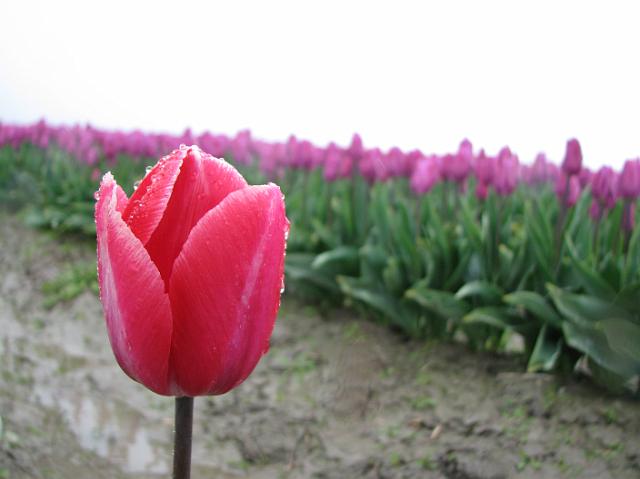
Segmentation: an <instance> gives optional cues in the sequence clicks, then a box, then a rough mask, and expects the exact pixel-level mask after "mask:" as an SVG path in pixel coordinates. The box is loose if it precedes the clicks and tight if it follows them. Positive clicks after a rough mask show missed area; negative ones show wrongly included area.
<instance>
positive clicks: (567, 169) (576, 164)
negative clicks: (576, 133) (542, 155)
mask: <svg viewBox="0 0 640 479" xmlns="http://www.w3.org/2000/svg"><path fill="white" fill-rule="evenodd" d="M581 169H582V148H580V143H579V142H578V140H576V139H575V138H573V139H571V140H569V141H568V142H567V150H566V152H565V155H564V161H563V162H562V171H564V173H565V174H567V175H569V176H572V175H577V174H578V173H580V170H581Z"/></svg>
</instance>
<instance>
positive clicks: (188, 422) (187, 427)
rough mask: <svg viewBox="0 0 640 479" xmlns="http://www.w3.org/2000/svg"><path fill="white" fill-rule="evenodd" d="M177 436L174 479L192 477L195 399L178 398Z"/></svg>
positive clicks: (175, 438) (174, 451)
mask: <svg viewBox="0 0 640 479" xmlns="http://www.w3.org/2000/svg"><path fill="white" fill-rule="evenodd" d="M175 428H176V429H175V435H174V442H173V479H189V478H190V477H191V434H192V430H193V398H192V397H181V398H176V416H175Z"/></svg>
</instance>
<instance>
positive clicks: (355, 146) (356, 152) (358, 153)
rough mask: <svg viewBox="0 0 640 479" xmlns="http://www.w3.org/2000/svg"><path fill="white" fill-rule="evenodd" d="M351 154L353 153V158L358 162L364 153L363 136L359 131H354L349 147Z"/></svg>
mask: <svg viewBox="0 0 640 479" xmlns="http://www.w3.org/2000/svg"><path fill="white" fill-rule="evenodd" d="M348 151H349V155H351V159H352V160H353V162H354V163H357V162H358V161H360V159H361V158H362V155H364V147H363V145H362V138H360V135H359V134H357V133H354V135H353V138H351V145H349V148H348Z"/></svg>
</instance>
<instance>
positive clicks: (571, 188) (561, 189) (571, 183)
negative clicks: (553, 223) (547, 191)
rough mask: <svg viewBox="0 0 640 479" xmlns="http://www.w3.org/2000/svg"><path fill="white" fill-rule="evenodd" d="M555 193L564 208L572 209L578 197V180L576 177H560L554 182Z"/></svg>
mask: <svg viewBox="0 0 640 479" xmlns="http://www.w3.org/2000/svg"><path fill="white" fill-rule="evenodd" d="M567 185H568V186H567ZM555 192H556V196H557V197H558V200H559V201H560V202H561V203H563V204H564V205H565V206H566V207H572V206H574V205H575V204H576V203H577V202H578V198H579V197H580V180H579V179H578V177H577V176H576V175H572V176H567V175H564V174H563V175H560V176H559V177H558V180H556V185H555Z"/></svg>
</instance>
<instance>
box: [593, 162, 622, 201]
mask: <svg viewBox="0 0 640 479" xmlns="http://www.w3.org/2000/svg"><path fill="white" fill-rule="evenodd" d="M617 190H618V178H617V175H616V173H615V172H614V171H613V169H612V168H611V167H610V166H603V167H602V168H600V169H599V170H598V171H597V172H596V173H595V174H594V175H593V176H592V177H591V191H592V192H593V196H594V198H595V199H597V200H598V201H599V202H600V206H605V207H606V208H609V209H611V208H613V207H614V206H615V204H616V200H617V196H618V193H617Z"/></svg>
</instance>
